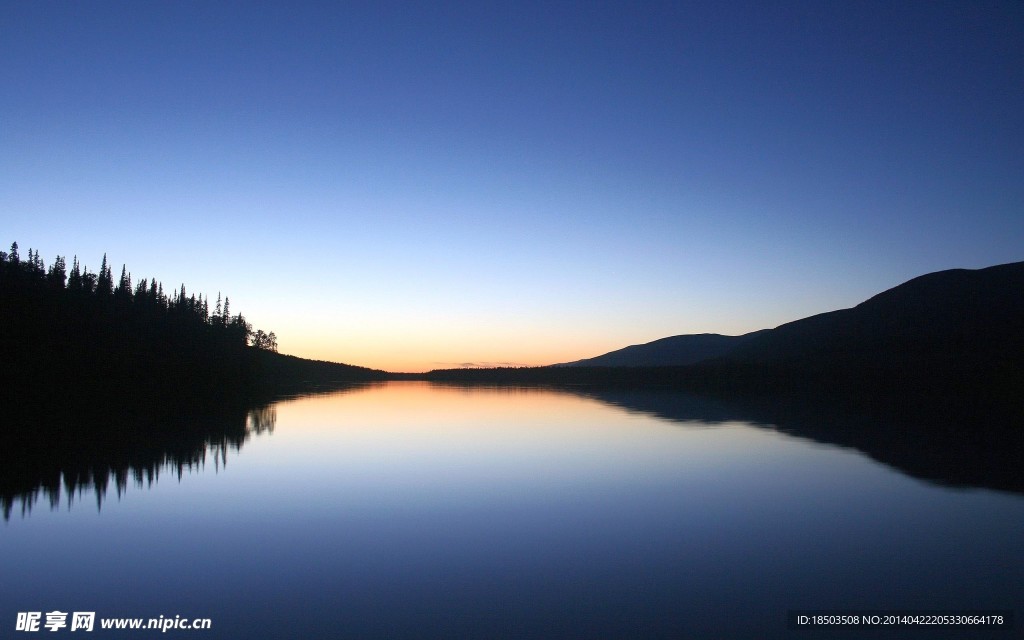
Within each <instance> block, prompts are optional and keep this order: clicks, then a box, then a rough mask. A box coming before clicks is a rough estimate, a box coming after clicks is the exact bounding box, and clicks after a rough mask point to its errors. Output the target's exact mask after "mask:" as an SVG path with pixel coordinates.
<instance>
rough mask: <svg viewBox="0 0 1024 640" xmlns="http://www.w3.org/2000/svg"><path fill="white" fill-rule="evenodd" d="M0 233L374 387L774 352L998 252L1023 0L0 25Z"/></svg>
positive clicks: (1021, 82)
mask: <svg viewBox="0 0 1024 640" xmlns="http://www.w3.org/2000/svg"><path fill="white" fill-rule="evenodd" d="M0 231H2V232H3V233H2V234H0V236H2V237H0V244H2V245H3V246H4V247H5V248H6V246H7V245H8V244H9V243H10V242H12V241H17V242H18V243H19V246H20V247H21V251H22V252H23V254H24V253H25V252H27V250H28V248H30V247H31V248H35V249H38V250H39V251H40V253H41V255H42V257H43V259H44V260H45V261H46V262H47V264H49V263H50V262H52V260H53V259H54V258H55V257H56V256H57V255H63V256H66V257H67V258H68V260H69V261H70V258H71V256H74V255H77V256H78V257H79V259H80V260H81V261H82V262H83V263H84V264H85V265H87V266H89V267H90V268H91V269H92V270H93V271H96V270H98V268H99V264H100V261H101V259H102V257H103V255H104V254H107V256H108V257H109V259H110V262H111V263H112V264H113V265H114V271H115V272H119V269H120V266H121V265H122V264H124V265H127V268H128V270H129V271H130V272H131V273H132V275H133V277H134V278H136V279H138V278H140V277H146V278H152V277H155V278H157V279H158V280H160V281H162V282H163V283H164V285H165V287H168V288H171V289H174V288H177V287H179V286H180V285H181V284H182V283H184V284H185V286H186V287H187V288H188V290H189V291H194V292H196V293H202V294H204V295H208V296H210V297H211V299H214V300H215V299H216V296H217V294H218V293H222V294H224V295H227V296H229V297H230V299H231V305H232V306H231V308H232V311H233V312H241V313H243V314H244V315H245V317H246V319H247V320H248V321H249V322H251V323H252V324H253V325H254V326H255V327H257V328H261V329H264V330H265V331H274V332H275V334H276V335H277V338H278V344H279V348H280V351H282V352H284V353H290V354H294V355H298V356H303V357H308V358H316V359H322V360H333V361H339V362H346V363H350V364H357V365H362V366H368V367H374V368H381V369H387V370H392V371H425V370H429V369H434V368H444V367H451V366H473V365H543V364H551V363H556V362H566V361H571V360H577V359H581V358H586V357H592V356H596V355H599V354H601V353H605V352H607V351H611V350H613V349H618V348H621V347H623V346H626V345H629V344H638V343H644V342H649V341H651V340H655V339H658V338H662V337H666V336H670V335H678V334H684V333H703V332H712V333H724V334H730V335H735V334H741V333H745V332H748V331H753V330H757V329H762V328H767V327H773V326H777V325H779V324H782V323H784V322H788V321H791V320H796V319H798V318H801V317H805V316H808V315H812V314H815V313H820V312H825V311H831V310H834V309H840V308H847V307H851V306H853V305H856V304H857V303H859V302H861V301H863V300H865V299H866V298H868V297H870V296H872V295H874V294H876V293H878V292H880V291H883V290H885V289H888V288H891V287H893V286H896V285H898V284H900V283H901V282H904V281H906V280H908V279H910V278H913V277H915V276H918V275H922V274H924V273H928V272H932V271H938V270H942V269H950V268H980V267H985V266H989V265H993V264H1001V263H1006V262H1014V261H1019V260H1022V259H1024V3H1020V2H960V1H957V2H930V1H929V2H899V1H897V2H870V1H863V2H862V1H857V2H826V1H815V2H802V1H799V0H793V1H787V2H770V1H764V0H759V1H755V2H728V1H723V2H665V3H660V2H601V1H597V0H594V1H587V2H554V1H552V0H545V1H543V2H528V1H524V2H518V1H517V2H498V3H489V2H485V1H481V0H476V1H471V2H464V3H461V2H430V3H423V2H405V3H401V2H400V3H390V2H380V1H377V2H366V3H361V2H334V1H332V2H322V3H321V2H231V1H218V2H207V1H202V2H189V1H175V2H158V1H151V2H136V1H130V2H108V1H103V0H97V1H95V2H54V1H49V0H41V1H39V2H26V1H21V0H18V1H9V0H0ZM115 275H116V274H115Z"/></svg>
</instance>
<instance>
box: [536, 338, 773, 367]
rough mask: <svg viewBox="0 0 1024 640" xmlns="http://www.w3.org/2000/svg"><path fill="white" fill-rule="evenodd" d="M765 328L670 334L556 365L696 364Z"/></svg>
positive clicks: (726, 352) (719, 353) (644, 365)
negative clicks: (734, 332) (732, 333)
mask: <svg viewBox="0 0 1024 640" xmlns="http://www.w3.org/2000/svg"><path fill="white" fill-rule="evenodd" d="M763 332H764V331H754V332H752V333H747V334H744V335H741V336H725V335H721V334H718V333H696V334H684V335H678V336H671V337H668V338H661V339H659V340H654V341H653V342H648V343H646V344H635V345H631V346H628V347H624V348H622V349H616V350H615V351H610V352H608V353H606V354H604V355H600V356H596V357H594V358H585V359H583V360H576V361H575V362H566V363H563V364H558V365H554V366H557V367H673V366H684V365H688V364H696V363H698V362H701V361H703V360H708V359H711V358H720V357H722V356H725V355H728V354H729V353H731V352H732V351H734V350H735V349H736V348H737V347H739V346H740V345H742V344H744V343H746V342H747V341H749V340H751V339H752V338H755V337H757V336H758V335H760V334H761V333H763Z"/></svg>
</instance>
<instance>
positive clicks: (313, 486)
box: [0, 381, 1024, 638]
mask: <svg viewBox="0 0 1024 640" xmlns="http://www.w3.org/2000/svg"><path fill="white" fill-rule="evenodd" d="M637 397H640V396H637ZM631 398H632V399H631ZM645 403H646V404H645ZM644 407H654V408H650V409H645V408H644ZM659 407H660V408H659ZM827 419H828V418H827V417H823V418H820V420H827ZM147 460H148V462H146V463H145V464H142V463H135V464H134V466H131V467H130V468H128V467H125V468H123V469H121V470H120V471H117V470H116V469H114V468H113V467H111V468H110V473H111V475H110V479H109V480H108V478H106V477H100V476H105V474H106V473H107V472H106V471H100V472H94V475H95V477H94V478H93V479H92V481H84V482H83V481H82V480H81V478H80V479H79V481H77V482H69V481H68V479H67V477H66V476H65V477H63V479H62V480H61V482H60V484H57V482H56V481H55V480H53V479H52V478H51V479H50V480H49V481H48V483H44V484H46V486H47V487H48V489H46V490H44V489H39V490H37V491H36V493H35V500H34V501H33V500H29V499H28V498H26V496H27V495H29V494H25V495H22V496H21V497H20V498H18V499H16V500H14V501H13V502H12V501H11V500H10V499H8V504H7V507H8V509H9V514H8V516H7V518H6V520H5V523H4V524H3V525H2V526H0V549H2V554H0V602H2V610H0V615H2V616H3V617H2V618H0V629H2V633H0V636H3V637H21V636H27V637H32V635H33V634H21V633H16V631H15V628H16V618H17V615H18V613H19V612H22V613H24V612H41V613H42V614H43V615H42V621H41V623H40V624H43V623H45V622H46V616H45V614H46V613H47V612H52V611H60V612H74V611H80V612H95V614H96V623H95V624H96V629H95V631H94V632H93V633H92V634H89V635H87V636H86V637H90V636H92V635H95V636H102V637H154V638H155V637H195V638H329V637H330V638H333V637H339V638H343V637H351V638H405V637H409V638H466V637H479V638H490V637H531V638H533V637H651V638H662V637H668V638H692V637H695V638H701V637H707V638H825V637H868V638H889V637H908V636H909V637H936V638H937V637H972V638H977V637H999V638H1002V637H1016V636H1015V635H1014V631H1019V628H1020V625H1021V624H1022V621H1021V620H1019V619H1018V620H1017V621H1016V625H1017V629H1016V630H1013V631H1007V630H1005V629H1003V630H994V629H992V628H988V629H985V628H980V627H973V628H970V629H966V628H963V627H958V628H952V627H944V628H936V627H930V628H915V629H907V628H895V627H890V628H884V629H864V628H860V629H853V630H847V631H837V630H835V629H825V630H816V629H806V628H805V629H795V630H794V629H790V628H788V627H787V614H788V612H790V611H798V610H799V611H807V610H942V611H953V610H956V611H963V610H1016V614H1017V617H1018V618H1020V616H1021V612H1022V604H1024V497H1022V495H1021V494H1020V493H1018V492H1014V491H999V490H992V489H984V488H971V487H965V486H948V485H943V484H942V483H939V482H933V481H926V480H923V479H918V478H915V477H911V476H910V475H907V474H905V473H903V472H901V471H900V470H898V469H897V468H895V467H893V466H889V465H887V464H883V463H881V462H878V461H876V460H875V459H874V458H872V457H869V456H867V455H865V454H864V453H862V452H861V451H859V450H857V449H855V448H846V447H841V446H836V445H831V444H825V443H822V442H820V441H817V440H813V439H809V438H804V437H798V436H795V435H793V434H791V433H787V432H785V431H783V430H780V429H777V428H775V426H773V425H771V424H768V423H760V424H754V423H751V422H749V421H743V420H737V419H732V418H730V414H729V412H728V411H727V410H725V409H722V408H721V407H718V406H714V405H707V404H702V403H701V402H700V401H691V400H689V399H687V398H685V397H682V396H679V395H678V394H673V393H670V392H655V391H651V392H649V393H645V394H642V397H640V400H637V399H636V397H632V396H630V395H629V394H618V395H616V394H613V393H605V394H602V393H599V392H568V391H556V390H551V389H538V388H486V387H456V386H444V385H438V384H431V383H427V382H411V381H409V382H389V383H381V384H376V385H369V386H362V387H353V388H351V389H347V390H344V391H338V392H335V393H328V394H323V395H316V396H308V397H299V398H291V399H286V400H282V401H279V402H277V403H276V404H274V405H273V406H270V407H266V408H264V409H262V410H261V411H258V412H253V413H251V414H250V415H249V417H248V426H247V431H246V433H245V435H244V437H235V438H232V439H224V440H222V441H220V442H205V443H202V444H201V445H200V447H199V448H198V449H197V450H194V451H192V452H191V453H188V454H183V453H181V452H178V453H175V454H174V455H170V454H166V453H161V454H158V455H155V456H151V457H150V458H148V459H147ZM99 468H100V469H107V467H102V466H101V467H99ZM159 616H164V619H165V620H169V619H174V618H175V616H180V617H181V618H182V619H189V620H191V619H196V618H207V619H209V620H210V629H206V630H191V631H174V630H173V629H172V630H171V631H169V632H168V633H161V632H160V631H159V630H149V631H142V632H129V631H126V630H118V631H109V632H106V634H104V632H102V631H101V630H100V629H99V619H100V618H114V617H126V618H146V619H148V618H158V617H159ZM68 623H69V627H70V617H69V619H68ZM80 631H81V630H79V631H75V632H71V631H70V628H64V629H61V631H60V632H59V633H60V634H66V633H76V634H77V633H79V632H80ZM958 634H959V635H958ZM36 635H43V636H44V637H49V636H50V635H51V634H50V632H49V631H47V630H46V629H45V628H42V627H41V634H36ZM73 637H74V636H73Z"/></svg>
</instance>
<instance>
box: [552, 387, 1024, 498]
mask: <svg viewBox="0 0 1024 640" xmlns="http://www.w3.org/2000/svg"><path fill="white" fill-rule="evenodd" d="M571 391H572V392H573V393H576V394H579V395H584V396H587V397H591V398H594V399H596V400H599V401H601V402H604V403H607V404H610V405H614V406H617V407H620V408H622V409H625V410H627V411H634V412H639V413H644V414H647V415H651V416H655V417H658V418H661V419H664V420H668V421H671V422H679V423H703V424H715V423H724V422H745V423H749V424H753V425H755V426H759V427H762V428H770V429H774V430H777V431H780V432H782V433H786V434H789V435H792V436H796V437H801V438H806V439H809V440H812V441H815V442H818V443H821V444H826V445H834V446H840V447H849V448H853V449H856V450H858V451H860V452H862V453H864V454H865V455H867V456H869V457H871V458H873V459H875V460H877V461H879V462H881V463H883V464H886V465H889V466H891V467H893V468H895V469H897V470H899V471H901V472H902V473H905V474H907V475H910V476H912V477H915V478H918V479H921V480H926V481H928V482H932V483H935V484H940V485H946V486H953V487H964V488H970V487H976V488H987V489H998V490H1002V491H1012V492H1015V493H1024V466H1022V465H1021V459H1022V456H1024V430H1022V429H1021V428H1020V425H1021V424H1022V420H1021V418H1022V416H1020V415H1006V414H1005V412H999V413H996V412H993V411H991V410H988V409H987V408H986V407H982V406H970V405H964V406H957V405H956V404H955V403H946V404H944V405H943V406H942V407H928V406H921V405H920V404H912V403H910V402H908V401H907V400H906V399H899V398H870V399H867V400H865V399H863V398H861V399H851V398H842V397H831V398H830V397H821V396H816V397H809V396H806V395H798V394H777V395H770V396H769V395H763V396H742V395H737V396H734V397H730V398H728V399H722V398H715V397H704V396H697V395H692V394H687V393H682V392H678V391H674V390H668V389H644V388H629V389H623V388H589V389H572V390H571Z"/></svg>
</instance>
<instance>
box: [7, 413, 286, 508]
mask: <svg viewBox="0 0 1024 640" xmlns="http://www.w3.org/2000/svg"><path fill="white" fill-rule="evenodd" d="M276 419H277V409H276V407H275V406H273V405H266V406H261V407H255V408H250V409H245V408H234V409H224V408H221V409H220V410H219V411H216V412H212V413H210V412H208V413H204V414H198V415H184V416H180V415H179V416H168V415H159V414H157V415H154V414H152V413H150V414H144V415H140V414H139V413H138V412H136V411H132V412H130V413H129V414H128V415H124V414H119V413H116V412H105V413H104V414H103V415H100V416H97V415H77V416H67V415H64V416H52V415H47V414H45V413H40V414H36V415H35V416H33V417H32V418H30V419H24V418H23V419H22V420H21V421H14V422H9V423H8V424H7V425H6V431H5V438H4V440H5V442H4V446H3V447H2V449H0V468H2V469H3V473H2V474H0V509H2V511H3V517H4V520H5V521H6V520H9V519H10V518H11V515H12V513H13V512H14V511H15V510H18V511H20V513H21V515H22V517H24V516H26V515H28V514H29V513H31V511H32V509H33V507H34V506H35V505H36V503H37V502H43V503H46V504H48V505H49V507H50V509H57V508H58V507H59V506H60V504H61V502H62V500H63V502H64V503H65V504H66V505H67V507H68V508H69V509H70V508H71V507H72V505H74V504H75V503H76V502H83V501H84V500H85V499H86V496H87V495H88V494H92V496H93V499H94V500H95V504H96V508H97V510H100V509H102V507H103V502H104V500H106V499H107V493H108V490H109V488H110V485H111V484H113V487H114V490H115V492H116V496H117V498H120V497H121V496H122V494H123V493H124V492H125V491H126V490H127V489H128V487H129V486H130V485H134V486H135V487H136V488H151V487H152V486H153V485H154V484H155V483H156V482H157V480H158V479H159V478H160V476H161V474H167V473H170V474H172V475H174V476H176V477H177V478H178V480H180V479H181V478H182V476H183V475H184V474H186V473H191V472H193V471H201V470H203V469H205V468H206V467H207V465H211V466H212V467H213V468H214V470H215V471H219V470H220V469H221V468H223V467H225V466H226V465H227V463H228V453H229V452H232V453H237V452H238V451H240V450H241V448H242V445H243V444H244V443H245V442H246V441H247V440H248V439H249V438H251V437H252V436H254V435H259V434H264V433H267V434H269V433H273V431H274V425H275V422H276Z"/></svg>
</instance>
